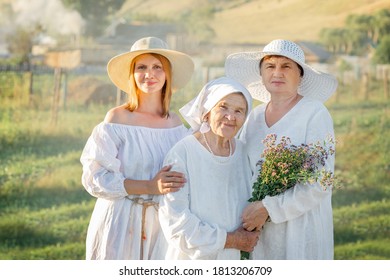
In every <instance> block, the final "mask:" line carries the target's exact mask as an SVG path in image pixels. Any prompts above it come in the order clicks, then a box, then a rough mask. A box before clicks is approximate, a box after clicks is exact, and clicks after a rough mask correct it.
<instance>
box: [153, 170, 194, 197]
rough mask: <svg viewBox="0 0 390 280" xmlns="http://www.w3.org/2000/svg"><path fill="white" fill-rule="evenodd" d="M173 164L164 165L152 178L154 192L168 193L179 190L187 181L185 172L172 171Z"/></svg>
mask: <svg viewBox="0 0 390 280" xmlns="http://www.w3.org/2000/svg"><path fill="white" fill-rule="evenodd" d="M171 168H172V166H171V165H168V166H164V167H163V168H162V169H161V170H160V171H159V172H158V173H157V174H156V176H154V178H153V179H152V180H151V193H152V194H167V193H170V192H177V191H179V190H180V189H181V188H182V187H183V186H184V184H185V183H186V182H187V180H186V178H185V177H184V174H183V173H180V172H177V171H171Z"/></svg>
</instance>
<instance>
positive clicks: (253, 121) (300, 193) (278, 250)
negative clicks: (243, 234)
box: [240, 97, 334, 260]
mask: <svg viewBox="0 0 390 280" xmlns="http://www.w3.org/2000/svg"><path fill="white" fill-rule="evenodd" d="M265 108H266V104H263V105H260V106H258V107H256V108H255V109H253V110H252V112H251V114H250V115H249V118H248V120H247V123H246V124H245V125H244V128H243V131H242V134H241V135H240V139H242V141H243V142H244V143H245V145H246V148H247V149H248V154H249V158H250V161H251V167H252V169H253V172H254V176H253V179H252V181H253V182H254V181H255V180H256V178H257V176H258V166H256V163H257V162H258V161H259V159H260V154H261V153H262V151H263V148H264V147H263V144H262V140H263V139H264V138H265V137H266V135H267V134H276V135H277V136H278V139H279V140H280V138H281V137H282V136H288V137H290V139H291V141H292V144H295V145H300V144H302V143H307V144H309V143H316V142H317V141H318V140H320V141H322V142H323V141H324V140H325V139H326V138H327V137H328V136H329V135H330V136H332V137H334V132H333V121H332V118H331V116H330V114H329V112H328V110H327V109H326V107H325V106H324V105H323V104H322V103H321V102H319V101H316V100H313V99H310V98H307V97H304V98H302V99H301V100H300V101H299V102H298V103H297V104H296V105H295V106H294V107H293V108H292V109H291V110H290V111H289V112H288V113H287V114H286V115H285V116H283V118H282V119H280V120H279V121H278V122H277V123H275V124H274V125H272V126H271V127H268V126H267V124H266V122H265ZM326 169H328V170H330V171H332V172H333V170H334V156H331V157H330V158H329V159H328V160H327V161H326ZM331 196H332V191H331V190H330V189H328V190H327V191H324V190H323V188H322V187H321V186H320V185H319V184H318V183H316V184H313V185H301V184H297V185H296V186H295V187H294V188H292V189H289V190H287V191H286V192H285V193H283V194H280V195H278V196H274V197H269V196H267V197H266V198H265V199H264V200H263V204H264V206H265V208H266V209H267V210H268V212H269V215H270V218H271V222H267V223H266V224H265V226H264V229H263V231H262V233H261V235H260V239H259V242H258V243H257V246H256V247H255V250H254V252H253V254H252V257H253V259H265V260H273V259H333V215H332V205H331Z"/></svg>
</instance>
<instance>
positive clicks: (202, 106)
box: [179, 77, 252, 131]
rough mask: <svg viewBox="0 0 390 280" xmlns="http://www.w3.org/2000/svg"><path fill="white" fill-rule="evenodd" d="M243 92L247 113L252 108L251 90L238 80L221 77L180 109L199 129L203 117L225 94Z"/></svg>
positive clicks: (211, 82) (189, 121) (207, 85)
mask: <svg viewBox="0 0 390 280" xmlns="http://www.w3.org/2000/svg"><path fill="white" fill-rule="evenodd" d="M236 92H239V93H242V94H243V96H244V97H245V100H246V102H247V105H248V108H247V115H248V113H249V111H250V110H251V109H252V97H251V95H250V93H249V91H248V90H247V89H246V88H245V87H244V86H243V85H241V84H240V83H239V82H237V81H236V80H233V79H232V78H228V77H220V78H218V79H215V80H212V81H210V82H208V83H207V84H206V85H205V86H204V87H203V88H202V90H201V91H200V92H199V94H198V96H197V97H195V98H194V99H192V100H191V101H190V102H188V103H187V104H186V105H184V106H183V107H182V108H181V109H180V110H179V111H180V113H181V115H182V116H183V118H184V119H185V120H186V121H187V122H188V124H189V125H190V126H191V128H192V129H193V130H194V131H197V130H199V128H200V125H201V124H202V121H203V117H204V116H205V115H206V114H207V113H208V112H210V111H211V109H213V108H214V106H215V105H216V104H217V103H218V102H219V101H220V100H221V99H222V98H223V97H225V96H227V95H229V94H231V93H236Z"/></svg>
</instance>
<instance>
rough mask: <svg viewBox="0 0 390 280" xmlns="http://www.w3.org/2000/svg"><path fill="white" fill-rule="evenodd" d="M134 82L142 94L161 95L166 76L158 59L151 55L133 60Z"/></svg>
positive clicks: (144, 55)
mask: <svg viewBox="0 0 390 280" xmlns="http://www.w3.org/2000/svg"><path fill="white" fill-rule="evenodd" d="M134 80H135V83H136V84H137V87H138V88H139V89H140V90H141V91H142V92H144V93H161V92H162V88H163V87H164V84H165V80H166V75H165V71H164V68H163V65H162V63H161V61H160V60H159V59H157V58H156V57H154V56H153V55H151V54H143V55H140V56H138V57H137V58H136V59H135V68H134Z"/></svg>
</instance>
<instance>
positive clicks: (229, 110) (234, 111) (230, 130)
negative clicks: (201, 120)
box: [207, 93, 247, 139]
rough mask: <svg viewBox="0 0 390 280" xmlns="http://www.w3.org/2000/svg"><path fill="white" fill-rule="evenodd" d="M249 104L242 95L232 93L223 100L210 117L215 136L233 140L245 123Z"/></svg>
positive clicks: (210, 113)
mask: <svg viewBox="0 0 390 280" xmlns="http://www.w3.org/2000/svg"><path fill="white" fill-rule="evenodd" d="M246 111H247V103H246V100H245V98H244V96H243V95H242V94H241V93H231V94H229V95H227V96H225V97H224V98H222V99H221V100H220V101H219V102H218V103H217V104H216V105H215V106H214V108H213V109H211V111H210V112H209V113H208V114H207V115H208V123H209V124H210V128H211V130H212V131H213V132H214V134H216V135H218V136H221V137H225V138H227V139H232V138H233V137H234V136H235V135H236V134H237V132H238V131H239V130H240V128H241V127H242V125H243V124H244V122H245V117H246Z"/></svg>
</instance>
